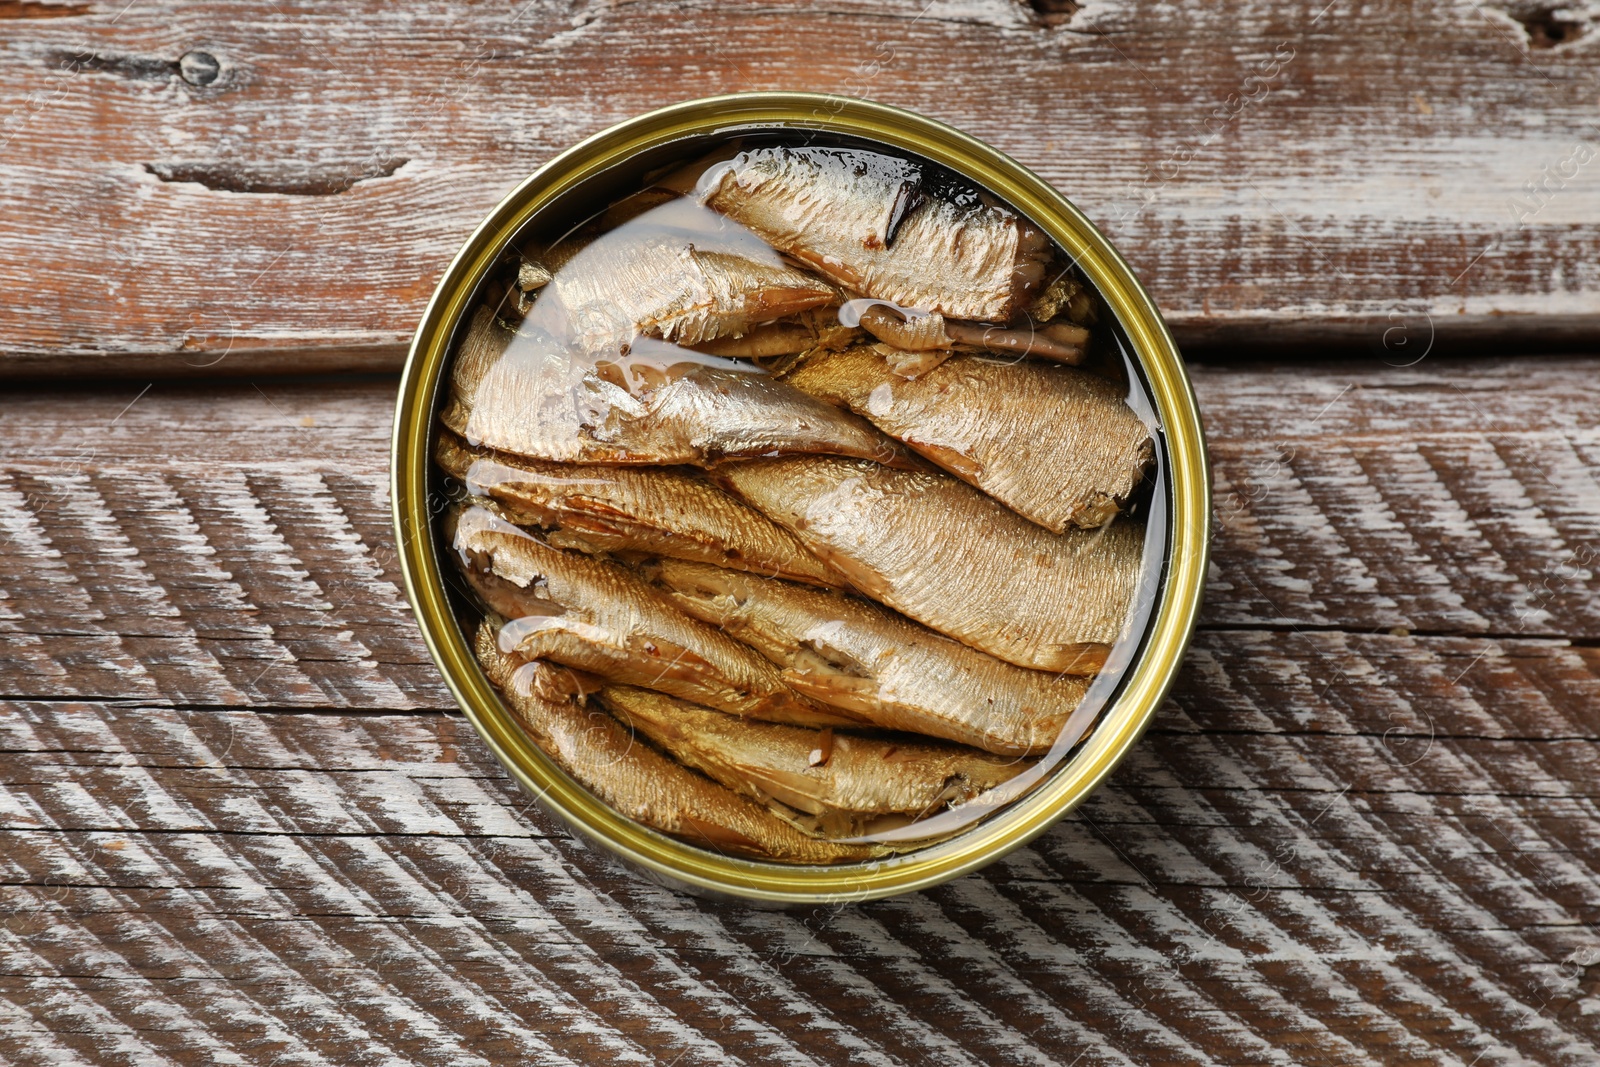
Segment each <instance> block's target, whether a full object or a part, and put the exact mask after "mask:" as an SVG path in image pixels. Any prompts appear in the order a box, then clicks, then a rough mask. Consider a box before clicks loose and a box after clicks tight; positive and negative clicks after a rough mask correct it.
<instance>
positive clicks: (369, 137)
mask: <svg viewBox="0 0 1600 1067" xmlns="http://www.w3.org/2000/svg"><path fill="white" fill-rule="evenodd" d="M1536 6H1537V5H1527V4H1510V3H1485V4H1462V3H1456V2H1453V0H1426V2H1421V3H1414V2H1401V0H1381V2H1375V3H1367V4H1361V5H1356V6H1354V7H1347V6H1342V5H1327V4H1324V3H1323V2H1322V0H1311V2H1309V3H1299V4H1293V5H1288V6H1285V5H1281V4H1271V3H1264V2H1261V0H1228V2H1225V3H1217V4H1208V5H1204V6H1203V7H1201V8H1198V9H1194V10H1190V9H1187V8H1183V9H1180V8H1178V7H1175V6H1174V5H1170V4H1164V3H1158V2H1156V0H1089V2H1085V3H1082V4H1077V3H1073V4H1043V3H1039V4H1031V5H1030V4H1023V3H1020V2H1018V0H931V2H924V0H894V2H892V3H886V4H884V3H872V4H868V3H862V2H859V0H842V2H838V3H832V4H829V5H826V6H825V7H820V8H819V7H816V6H814V5H805V4H771V3H765V2H763V3H753V2H751V3H740V4H736V5H729V4H715V5H691V6H689V7H685V6H683V5H681V4H675V3H668V2H665V0H647V2H639V3H630V4H626V5H622V4H618V5H603V4H581V5H578V6H576V7H574V6H573V5H571V4H568V3H565V2H556V0H530V2H528V3H525V4H517V5H510V6H507V5H503V4H487V3H457V4H451V5H443V6H436V7H433V8H419V7H416V6H395V5H388V4H378V3H375V2H366V3H361V4H355V5H339V6H338V7H336V8H335V7H329V6H327V5H316V4H313V3H310V2H309V0H284V2H282V3H279V2H276V0H265V2H263V0H238V2H231V3H225V2H221V0H215V2H211V3H207V4H175V3H170V2H154V0H152V2H146V3H138V4H133V5H125V4H123V3H122V2H120V0H117V2H100V0H90V2H85V3H64V2H63V3H56V2H54V0H52V2H38V3H22V4H9V5H6V6H5V12H6V18H5V22H6V25H7V33H6V39H5V43H4V46H3V47H0V86H4V89H3V90H0V144H3V146H4V152H3V155H0V189H3V192H4V195H5V199H6V202H7V203H8V204H9V205H10V210H9V211H8V216H7V221H8V225H7V226H6V227H5V228H4V230H3V231H0V302H3V303H4V304H5V306H7V307H10V308H12V309H14V311H15V314H13V315H11V316H9V317H7V319H6V320H5V322H4V323H0V357H3V358H0V373H4V374H8V375H13V376H15V375H42V374H43V375H47V374H77V373H80V372H82V371H84V370H86V369H92V370H94V371H95V372H97V373H105V372H106V369H107V368H111V369H112V370H113V371H114V372H115V373H118V374H130V375H134V374H139V375H152V376H153V375H168V374H195V373H206V374H217V373H224V374H227V373H240V374H247V373H248V374H260V373H268V372H272V371H282V370H294V369H305V368H315V369H332V368H344V369H373V368H380V367H393V366H395V365H397V363H398V360H399V359H400V356H401V354H402V351H403V347H404V344H405V342H406V339H407V338H408V336H409V334H410V332H411V331H412V329H413V327H414V324H415V322H416V321H417V318H418V316H419V314H420V310H421V308H422V305H423V303H424V301H425V300H426V298H427V296H428V294H429V292H430V291H431V290H432V288H433V286H434V283H435V281H436V279H437V278H438V276H439V275H440V273H441V271H442V269H443V267H444V265H445V263H446V262H447V260H448V258H449V256H450V255H451V254H452V252H453V251H454V250H455V249H456V248H457V247H458V246H459V245H460V243H461V242H462V240H463V239H464V238H465V236H466V234H467V233H468V232H469V231H470V229H471V228H472V226H473V225H474V224H475V223H476V221H477V220H478V219H480V218H481V217H482V216H483V215H484V214H485V213H486V212H487V211H488V209H489V208H490V207H491V206H492V205H493V204H494V203H495V201H496V200H497V199H498V198H499V197H500V196H501V195H503V194H504V193H505V192H506V191H507V190H508V189H509V188H510V187H511V186H512V185H513V184H514V183H515V182H516V181H517V180H519V179H520V178H521V177H523V176H524V175H526V174H527V173H528V172H529V171H531V170H532V169H533V168H534V167H535V166H537V165H538V164H539V163H541V162H542V161H544V160H546V159H548V158H549V157H550V156H551V155H552V154H553V153H555V152H557V151H559V150H560V149H562V148H565V147H566V146H568V145H570V144H572V143H573V142H575V141H576V140H578V139H580V138H581V137H583V136H586V135H587V134H589V133H592V132H594V131H596V130H598V129H600V128H602V127H604V126H606V125H608V124H610V123H612V122H615V121H618V120H621V119H624V118H626V117H629V116H631V115H634V114H637V113H639V112H642V111H644V110H647V109H649V108H653V107H656V106H660V105H663V104H667V103H670V102H674V101H677V100H681V99H684V98H687V97H692V96H698V95H706V94H711V93H719V92H732V91H739V90H745V89H754V88H774V87H797V86H798V87H805V88H810V89H816V90H821V91H825V92H832V93H842V94H854V95H864V96H868V97H872V98H875V99H878V100H882V101H884V102H887V103H891V104H899V105H903V106H907V107H911V108H913V109H916V110H919V111H923V112H925V113H927V114H930V115H932V116H934V117H936V118H939V119H943V120H946V121H949V122H951V123H954V124H955V125H957V126H959V127H961V128H963V129H965V130H968V131H970V132H971V133H973V134H975V135H977V136H979V137H981V138H984V139H986V140H988V141H989V142H991V143H992V144H994V145H996V146H997V147H999V148H1001V149H1002V150H1005V151H1007V152H1009V153H1011V154H1012V155H1014V156H1016V157H1017V158H1018V159H1020V160H1021V161H1022V162H1024V163H1025V164H1027V165H1029V166H1031V167H1034V168H1035V169H1037V170H1038V171H1039V172H1040V173H1042V174H1043V175H1044V176H1045V177H1046V178H1048V179H1049V180H1050V181H1051V182H1053V183H1055V184H1056V185H1057V186H1058V187H1059V188H1061V189H1062V190H1064V191H1065V192H1066V193H1067V194H1068V195H1069V196H1071V197H1072V198H1073V199H1075V200H1076V201H1077V202H1078V203H1079V204H1080V205H1081V206H1082V207H1083V208H1084V209H1085V211H1086V212H1087V213H1088V214H1089V215H1090V216H1091V217H1092V218H1094V219H1095V220H1096V221H1097V222H1098V223H1100V224H1101V225H1102V226H1103V227H1104V228H1105V230H1106V231H1107V233H1108V234H1109V235H1110V236H1111V237H1112V238H1113V239H1114V240H1115V241H1116V243H1117V244H1118V246H1119V247H1120V248H1121V249H1122V250H1123V251H1124V252H1125V253H1126V254H1127V256H1128V258H1129V259H1130V261H1131V262H1132V263H1133V265H1134V266H1135V268H1136V269H1137V270H1138V271H1139V272H1140V274H1141V275H1142V276H1143V278H1144V279H1145V280H1146V282H1147V283H1148V285H1149V287H1150V289H1151V290H1152V292H1153V293H1154V294H1155V296H1156V298H1157V300H1158V301H1159V302H1160V304H1161V305H1162V307H1163V309H1164V310H1165V311H1166V313H1167V315H1168V316H1169V318H1170V319H1171V321H1172V323H1173V325H1174V327H1175V328H1176V330H1177V331H1178V334H1179V336H1180V339H1181V340H1183V341H1184V342H1185V343H1206V344H1214V345H1217V344H1221V345H1232V344H1235V343H1238V342H1240V341H1249V342H1250V343H1253V344H1258V345H1259V344H1262V343H1274V342H1278V341H1284V340H1306V339H1315V340H1321V341H1338V342H1342V343H1349V344H1359V345H1363V346H1369V347H1371V348H1372V349H1374V350H1375V351H1379V352H1384V353H1386V354H1387V355H1388V356H1390V357H1391V359H1393V360H1395V361H1397V362H1404V361H1409V360H1412V359H1415V358H1417V356H1418V355H1419V354H1420V353H1422V352H1424V351H1426V350H1428V348H1429V347H1430V346H1431V345H1433V344H1434V343H1436V342H1437V343H1441V344H1443V343H1449V342H1452V341H1470V342H1473V343H1477V344H1485V343H1489V342H1491V341H1493V340H1495V339H1501V340H1510V339H1516V340H1521V341H1536V342H1537V343H1539V344H1550V343H1554V342H1559V341H1563V340H1564V341H1569V342H1574V341H1592V340H1594V339H1595V338H1596V337H1597V336H1600V301H1597V300H1596V298H1595V292H1596V288H1597V283H1600V276H1597V274H1596V270H1597V268H1596V266H1595V264H1596V263H1600V184H1597V183H1596V182H1595V180H1594V173H1595V170H1594V168H1595V167H1597V166H1600V162H1596V161H1595V159H1594V157H1595V156H1596V154H1597V152H1600V149H1597V148H1596V147H1595V146H1596V145H1600V132H1597V130H1596V127H1595V126H1594V119H1593V103H1594V90H1593V84H1592V79H1591V78H1590V77H1589V75H1590V70H1591V66H1592V63H1591V59H1590V55H1591V53H1592V48H1591V45H1592V43H1593V42H1592V40H1591V39H1590V38H1592V36H1593V35H1594V33H1595V32H1596V30H1597V27H1600V23H1597V20H1596V18H1595V17H1594V16H1593V15H1592V14H1590V13H1589V11H1590V9H1589V8H1588V7H1579V6H1571V5H1569V6H1568V7H1564V8H1561V9H1560V12H1565V13H1564V14H1558V15H1550V14H1549V12H1550V11H1551V10H1554V9H1552V8H1550V7H1549V6H1548V5H1547V6H1546V7H1544V8H1539V11H1542V12H1544V14H1543V15H1541V14H1539V13H1538V12H1534V7H1536ZM1040 8H1049V9H1054V10H1058V11H1061V12H1066V10H1067V9H1071V12H1070V13H1062V14H1057V15H1052V16H1045V15H1041V14H1040V13H1039V11H1038V10H1036V9H1040ZM1512 12H1515V13H1517V14H1518V15H1520V17H1521V18H1522V20H1523V21H1520V22H1519V20H1518V18H1517V17H1513V14H1512ZM1529 12H1533V13H1532V14H1530V13H1529Z"/></svg>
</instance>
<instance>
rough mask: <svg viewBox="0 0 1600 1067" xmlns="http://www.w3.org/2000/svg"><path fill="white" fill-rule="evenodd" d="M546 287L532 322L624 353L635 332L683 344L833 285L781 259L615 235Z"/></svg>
mask: <svg viewBox="0 0 1600 1067" xmlns="http://www.w3.org/2000/svg"><path fill="white" fill-rule="evenodd" d="M552 285H553V288H552V289H551V291H550V292H549V293H544V294H541V295H540V298H539V302H538V304H536V305H535V310H534V313H533V315H532V316H531V317H530V324H531V325H533V326H535V327H536V328H543V329H545V330H547V331H548V332H550V333H552V335H553V336H557V337H560V336H562V331H563V330H568V331H571V332H572V334H573V335H574V336H575V337H576V338H577V340H578V343H579V345H580V347H581V348H582V349H583V350H584V351H586V352H589V353H591V354H595V353H616V354H622V353H623V352H624V350H625V348H626V346H628V345H630V344H631V343H632V342H633V341H634V339H635V338H636V337H639V336H645V337H659V338H661V339H662V340H664V341H671V342H673V343H675V344H680V345H697V344H702V343H704V342H706V341H711V340H715V339H717V338H720V337H738V336H740V335H742V334H744V333H745V332H747V331H748V330H750V329H751V328H752V327H753V326H755V325H757V324H758V323H763V322H770V321H772V320H773V319H777V318H781V317H783V316H785V315H794V314H798V313H799V312H802V311H807V310H809V309H811V308H816V307H821V306H823V305H825V304H831V303H833V302H834V301H836V300H837V299H838V293H837V292H836V291H835V289H834V288H833V286H831V285H829V284H827V283H826V282H824V281H822V280H821V279H819V278H816V277H815V276H813V275H810V274H807V273H805V272H804V271H799V270H796V269H794V268H793V267H789V266H786V265H784V264H781V263H761V262H757V261H756V260H753V259H747V258H745V257H744V256H740V255H736V254H732V253H728V252H715V251H702V250H700V249H697V248H696V247H694V245H692V244H685V243H683V242H680V241H675V240H670V239H660V238H657V239H633V240H628V239H624V238H617V237H615V236H614V235H613V234H607V235H604V236H602V237H600V238H598V239H597V240H596V241H594V242H593V243H591V244H590V245H589V246H588V247H587V248H585V249H584V250H583V251H582V252H580V253H578V255H577V256H575V257H574V258H573V259H572V261H571V262H569V263H568V264H567V265H565V266H564V267H562V268H561V269H560V270H559V271H557V272H556V274H555V280H554V282H553V283H552ZM552 295H553V296H554V297H555V300H552V299H551V296H552ZM561 318H564V319H565V321H564V322H561V321H559V319H561Z"/></svg>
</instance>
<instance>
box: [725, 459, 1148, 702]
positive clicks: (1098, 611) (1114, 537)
mask: <svg viewBox="0 0 1600 1067" xmlns="http://www.w3.org/2000/svg"><path fill="white" fill-rule="evenodd" d="M718 476H719V477H720V478H722V479H724V480H725V482H726V483H727V484H729V485H730V486H731V487H732V488H733V489H734V490H735V491H736V492H737V493H738V494H739V495H740V496H742V497H744V499H745V500H746V501H747V502H749V503H750V504H753V505H755V506H756V507H757V508H759V509H760V510H762V511H764V512H765V513H766V514H767V515H768V516H769V517H771V518H773V519H775V520H777V522H778V523H779V524H780V525H782V526H787V527H788V528H789V529H791V530H793V531H794V532H795V535H796V536H798V537H799V538H800V540H801V541H803V542H805V545H806V547H807V548H809V549H811V551H812V552H813V553H815V554H816V555H817V556H819V557H820V558H821V559H822V560H823V561H824V562H826V563H828V564H829V565H830V566H832V567H833V568H834V569H835V570H837V571H840V572H842V573H843V574H844V575H845V576H846V577H848V578H849V579H850V582H851V584H852V585H854V586H855V587H856V588H857V589H859V590H861V591H862V592H863V593H866V594H867V595H868V596H870V597H872V598H873V599H874V600H878V601H880V602H882V603H884V604H888V605H889V606H890V607H892V608H896V609H898V610H899V611H903V612H905V613H906V614H907V615H909V616H911V617H912V618H913V619H916V620H917V621H919V622H922V623H924V624H926V625H928V626H931V627H933V628H934V629H935V630H938V631H939V632H940V633H943V634H946V635H948V636H950V637H954V638H955V639H956V640H958V641H961V642H963V643H964V644H968V645H971V646H972V647H974V648H977V649H981V650H982V651H984V652H988V653H989V654H990V655H993V656H998V657H999V658H1001V659H1003V660H1006V661H1007V662H1010V663H1015V664H1016V665H1018V666H1019V667H1035V668H1038V669H1040V670H1047V671H1071V672H1074V673H1081V672H1083V671H1085V670H1091V669H1098V668H1099V666H1100V665H1101V664H1103V663H1104V662H1105V657H1106V654H1107V653H1108V652H1109V651H1110V646H1111V644H1112V643H1113V642H1115V641H1116V640H1117V638H1118V637H1120V636H1121V634H1122V628H1123V625H1124V622H1125V620H1126V619H1127V617H1128V611H1129V608H1130V607H1132V605H1133V601H1134V595H1135V593H1136V591H1137V590H1138V586H1139V577H1140V571H1141V564H1142V560H1143V552H1144V527H1143V526H1142V525H1140V524H1134V523H1127V522H1113V523H1111V524H1109V525H1107V526H1103V527H1101V528H1100V529H1098V530H1068V531H1067V532H1066V533H1064V534H1054V533H1051V532H1050V531H1048V530H1046V529H1044V528H1043V527H1040V526H1037V525H1035V524H1034V523H1032V522H1029V521H1028V520H1027V519H1024V518H1023V517H1022V516H1020V515H1018V514H1017V513H1016V512H1014V511H1012V510H1011V509H1009V508H1007V507H1006V506H1005V505H1003V504H1000V503H998V502H996V501H994V500H991V499H990V498H989V497H987V496H985V495H984V494H983V493H980V492H979V491H978V490H976V489H974V488H972V487H971V486H970V485H967V484H965V483H963V482H959V481H956V480H955V479H954V478H951V477H949V476H948V475H945V474H942V473H939V472H934V471H898V470H891V469H889V468H887V467H881V466H878V465H877V464H873V463H863V462H861V461H859V460H848V459H834V458H831V457H822V456H807V457H803V458H800V457H797V458H791V459H776V460H768V461H759V462H741V463H732V464H729V465H728V466H726V467H724V468H721V469H720V470H719V471H718Z"/></svg>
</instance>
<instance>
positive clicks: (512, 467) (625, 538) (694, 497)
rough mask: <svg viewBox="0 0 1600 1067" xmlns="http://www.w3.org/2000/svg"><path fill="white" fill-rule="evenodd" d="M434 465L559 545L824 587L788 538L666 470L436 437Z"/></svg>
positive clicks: (825, 573)
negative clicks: (520, 454)
mask: <svg viewBox="0 0 1600 1067" xmlns="http://www.w3.org/2000/svg"><path fill="white" fill-rule="evenodd" d="M434 460H435V461H436V462H437V463H438V464H439V467H440V468H441V469H442V470H443V471H444V472H445V473H446V474H449V475H451V476H453V477H455V478H458V479H460V481H461V482H462V483H463V484H465V486H466V487H467V491H468V492H469V493H471V494H472V495H473V496H488V497H490V498H492V499H494V500H495V501H497V502H498V503H499V504H500V505H501V508H502V510H503V512H504V514H505V517H506V518H508V519H510V520H511V521H512V522H515V523H517V524H519V525H523V526H539V527H542V528H543V531H544V539H545V541H546V542H548V543H549V544H552V545H555V546H556V547H557V548H575V549H578V550H579V551H581V552H588V553H590V554H596V553H602V552H609V553H643V554H647V555H660V556H672V557H676V558H679V559H693V560H701V561H703V562H706V563H715V564H717V565H718V566H720V567H733V568H737V569H739V570H748V571H754V572H756V573H758V574H765V575H772V576H776V577H781V578H791V579H794V580H795V581H801V582H813V583H818V584H822V585H839V584H842V582H843V579H842V578H841V577H840V576H839V575H837V574H835V573H833V572H832V571H831V570H829V569H828V567H827V566H826V565H825V564H824V563H823V562H822V561H821V560H819V559H817V557H815V556H813V555H812V554H811V553H810V551H809V550H807V549H806V547H805V546H804V545H802V544H801V543H800V541H799V539H798V538H796V537H795V536H794V534H792V533H790V532H789V531H788V530H785V529H784V528H783V527H781V526H779V525H777V524H776V523H774V522H773V521H772V520H771V519H769V518H767V517H766V516H765V515H763V514H761V513H760V512H759V511H756V510H755V509H754V508H752V507H750V506H749V505H748V504H745V503H743V502H742V501H740V500H737V499H735V498H734V497H732V496H729V495H728V494H727V493H726V492H724V491H723V490H721V489H718V488H717V487H716V486H715V485H712V484H711V483H710V482H708V481H705V480H704V479H703V478H698V477H695V476H694V475H692V474H688V473H685V472H684V471H682V470H681V469H673V468H668V467H601V466H589V467H579V466H572V465H569V464H564V463H551V462H548V461H545V460H535V459H518V458H516V457H513V456H510V455H503V454H499V453H494V452H489V451H487V450H485V449H475V448H471V447H469V446H467V445H466V444H464V443H463V442H462V441H461V439H460V438H458V437H456V436H455V435H454V434H452V433H449V432H448V431H445V432H441V433H440V435H439V440H438V442H437V444H436V446H435V448H434Z"/></svg>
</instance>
